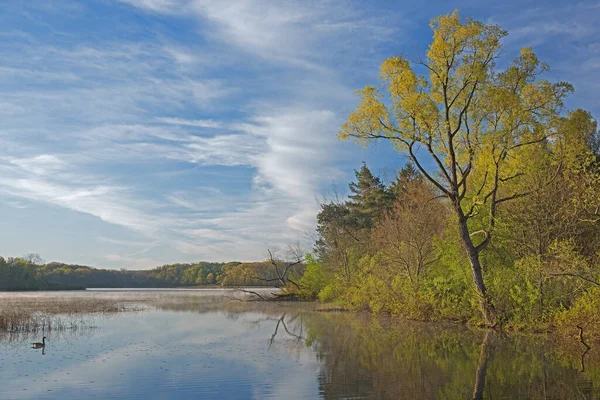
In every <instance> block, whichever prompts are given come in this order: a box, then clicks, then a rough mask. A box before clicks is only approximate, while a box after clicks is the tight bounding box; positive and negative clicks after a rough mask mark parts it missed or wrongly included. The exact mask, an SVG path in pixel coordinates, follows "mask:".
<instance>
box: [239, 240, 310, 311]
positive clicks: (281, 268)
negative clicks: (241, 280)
mask: <svg viewBox="0 0 600 400" xmlns="http://www.w3.org/2000/svg"><path fill="white" fill-rule="evenodd" d="M267 252H268V253H269V262H270V264H271V265H272V266H273V271H274V272H275V275H276V277H275V278H262V277H259V276H253V277H252V279H256V280H259V281H262V282H265V284H266V285H271V284H272V283H273V282H277V283H278V285H277V286H273V288H274V289H279V290H280V291H281V293H275V292H272V293H269V294H268V295H265V294H261V293H258V292H256V291H255V290H250V289H247V288H243V287H240V286H236V287H234V290H236V291H238V292H242V293H247V294H251V295H253V296H256V298H254V299H252V300H250V301H298V300H300V296H299V295H298V294H297V293H290V292H287V291H286V288H288V287H290V285H293V286H294V287H295V288H296V289H298V291H300V290H301V288H300V285H299V284H298V283H296V282H295V281H294V280H292V279H291V278H290V277H289V273H290V271H293V268H294V267H295V266H297V265H300V264H302V262H303V261H304V255H303V254H304V253H303V252H302V250H301V249H300V248H299V247H298V248H297V249H295V250H294V249H290V253H292V256H293V259H292V261H285V262H282V261H281V260H277V259H276V258H275V256H274V255H273V252H272V251H271V249H267ZM238 300H239V299H238Z"/></svg>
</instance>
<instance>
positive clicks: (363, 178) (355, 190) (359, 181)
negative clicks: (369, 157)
mask: <svg viewBox="0 0 600 400" xmlns="http://www.w3.org/2000/svg"><path fill="white" fill-rule="evenodd" d="M354 174H355V176H356V182H351V183H350V192H352V194H351V195H350V196H348V197H350V201H349V202H348V203H347V204H348V209H349V210H350V211H351V212H353V213H354V214H355V216H356V219H357V221H358V222H359V224H360V226H361V227H364V228H371V226H372V225H373V222H374V220H375V219H376V218H377V217H379V216H380V215H381V214H382V213H383V212H385V211H386V209H389V208H390V206H391V204H392V198H391V196H390V193H389V192H388V191H387V190H386V188H385V186H384V185H383V184H382V183H381V180H380V179H379V177H378V176H374V175H373V173H372V172H371V170H370V169H369V167H367V164H366V163H364V162H363V164H362V166H361V168H360V170H358V171H357V170H354Z"/></svg>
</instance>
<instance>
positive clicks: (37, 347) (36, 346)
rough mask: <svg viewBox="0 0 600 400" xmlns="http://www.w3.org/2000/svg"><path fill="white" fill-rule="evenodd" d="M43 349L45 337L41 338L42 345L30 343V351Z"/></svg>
mask: <svg viewBox="0 0 600 400" xmlns="http://www.w3.org/2000/svg"><path fill="white" fill-rule="evenodd" d="M44 347H46V336H44V337H43V338H42V343H40V342H33V343H31V348H32V349H41V348H44Z"/></svg>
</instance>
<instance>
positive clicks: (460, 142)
mask: <svg viewBox="0 0 600 400" xmlns="http://www.w3.org/2000/svg"><path fill="white" fill-rule="evenodd" d="M431 27H432V29H433V32H434V33H433V40H432V42H431V44H430V45H429V48H428V50H427V52H426V56H425V57H422V58H418V59H417V60H416V61H409V60H408V59H407V58H405V57H403V56H396V57H391V58H388V59H387V60H385V61H384V62H383V64H382V65H381V69H380V78H381V80H382V82H383V86H384V88H385V91H386V92H387V96H384V94H383V92H380V91H379V90H378V89H377V88H376V87H374V86H367V87H365V88H364V89H362V90H359V91H358V94H359V96H360V100H361V101H360V103H359V105H358V106H357V108H356V109H355V110H354V111H353V112H352V113H351V114H350V116H349V117H348V119H347V121H346V122H345V123H344V124H343V125H342V127H341V128H340V131H339V137H340V138H342V139H348V138H354V139H355V140H357V141H358V142H362V143H363V144H364V143H368V142H370V141H372V140H378V139H385V140H389V141H391V142H392V143H393V144H394V145H395V148H396V149H397V150H398V151H399V152H402V153H407V154H408V156H409V158H410V159H411V160H412V162H413V163H414V164H415V165H416V166H417V168H418V169H419V170H420V171H421V173H422V174H423V175H424V176H425V177H426V179H428V180H429V181H430V182H431V183H432V184H433V185H434V186H435V187H436V188H437V189H438V190H439V192H440V194H441V195H442V196H444V197H446V198H447V199H448V200H449V202H450V204H451V208H452V210H453V213H454V215H455V217H456V220H457V224H458V231H459V234H460V239H461V242H462V245H463V247H464V249H465V252H466V255H467V257H468V259H469V263H470V267H471V272H472V280H473V284H474V288H475V292H476V293H477V295H478V298H479V304H480V307H481V312H482V315H483V318H484V320H485V321H486V323H487V324H489V325H495V324H496V323H497V315H496V312H495V309H494V306H493V304H492V301H491V299H490V295H489V294H488V291H487V289H486V284H485V281H484V276H483V271H482V265H481V261H480V253H481V252H482V250H483V249H485V248H486V246H488V244H489V243H490V240H491V238H492V235H493V232H494V226H495V223H496V218H497V210H498V207H499V206H500V205H501V204H503V203H505V202H508V201H510V200H513V199H516V198H520V197H523V196H526V195H528V194H529V192H528V190H520V189H519V187H521V186H520V185H519V184H518V182H519V181H520V180H521V179H522V178H523V177H524V176H525V175H526V174H527V171H526V170H519V168H518V163H516V162H515V160H518V159H519V157H524V156H525V155H526V154H528V152H530V151H531V150H530V149H531V148H534V147H539V148H547V147H549V146H552V145H554V143H556V142H557V141H559V140H560V138H558V137H557V136H558V135H559V134H560V132H559V130H558V129H556V126H557V124H556V121H557V120H558V119H559V118H560V112H561V109H562V106H563V99H564V98H565V96H566V95H568V94H569V93H570V92H571V91H572V90H573V89H572V86H571V85H569V84H568V83H564V82H558V83H550V82H549V81H547V80H543V79H540V74H541V73H543V72H545V71H547V70H548V66H547V65H546V64H544V63H540V62H539V61H538V58H537V57H536V56H535V54H534V53H533V51H532V50H531V48H523V49H522V50H521V52H520V55H519V56H518V57H517V58H516V60H514V61H513V62H512V64H510V65H509V66H508V67H507V68H506V69H504V70H500V69H498V68H497V66H496V60H497V58H498V55H499V53H500V50H501V47H502V46H501V40H502V38H503V37H504V36H506V34H507V32H506V31H504V30H502V29H501V28H500V27H499V26H496V25H488V24H483V23H481V22H478V21H474V20H471V19H467V20H465V21H461V19H460V18H459V15H458V12H457V11H455V12H453V13H452V14H449V15H443V16H440V17H438V18H435V19H433V20H432V22H431ZM476 216H477V218H475V217H476ZM475 219H476V222H475Z"/></svg>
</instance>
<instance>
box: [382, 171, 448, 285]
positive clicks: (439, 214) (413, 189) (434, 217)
mask: <svg viewBox="0 0 600 400" xmlns="http://www.w3.org/2000/svg"><path fill="white" fill-rule="evenodd" d="M402 176H403V175H402V173H401V174H400V177H402ZM406 176H407V175H406V174H404V177H406ZM398 183H399V186H401V187H402V188H403V191H402V193H401V196H400V197H399V198H398V200H397V201H396V203H395V204H394V208H393V209H392V210H391V211H389V212H387V213H386V214H385V216H384V217H383V218H382V219H381V221H379V222H378V224H377V225H376V226H375V228H374V229H373V232H372V236H373V242H374V245H375V247H376V248H377V249H378V250H379V254H380V256H381V259H382V265H381V266H380V267H379V268H381V269H383V270H384V272H385V275H386V276H387V277H388V278H389V279H392V278H394V277H395V276H398V275H401V276H403V277H404V278H405V279H406V280H408V282H409V283H410V285H411V286H412V287H413V289H417V288H418V286H419V283H420V280H421V279H422V275H424V274H425V273H426V272H427V267H429V266H430V265H431V264H432V263H433V262H435V261H436V255H435V253H436V250H435V248H434V245H433V240H434V238H435V237H436V236H439V235H441V234H442V232H443V230H444V227H445V223H446V219H447V210H446V207H444V205H443V204H442V203H441V202H440V201H439V199H436V196H435V193H434V191H433V190H432V189H431V187H430V184H429V183H428V182H425V181H422V180H419V179H412V180H408V181H405V182H403V179H399V181H398Z"/></svg>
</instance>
